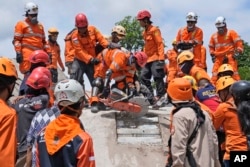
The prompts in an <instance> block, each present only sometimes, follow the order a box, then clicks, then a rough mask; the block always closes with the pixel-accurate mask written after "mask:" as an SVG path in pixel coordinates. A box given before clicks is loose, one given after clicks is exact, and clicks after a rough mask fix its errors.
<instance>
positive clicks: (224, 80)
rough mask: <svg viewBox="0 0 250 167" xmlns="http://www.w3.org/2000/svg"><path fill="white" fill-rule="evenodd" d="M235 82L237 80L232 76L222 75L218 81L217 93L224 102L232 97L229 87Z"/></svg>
mask: <svg viewBox="0 0 250 167" xmlns="http://www.w3.org/2000/svg"><path fill="white" fill-rule="evenodd" d="M234 82H235V80H234V79H233V78H232V77H230V76H224V77H221V78H219V79H218V81H217V82H216V93H217V94H218V95H219V97H220V99H221V101H222V102H225V101H227V100H228V99H229V98H230V97H232V95H231V93H230V91H229V88H230V86H231V85H232V84H233V83H234Z"/></svg>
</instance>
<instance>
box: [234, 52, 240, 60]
mask: <svg viewBox="0 0 250 167" xmlns="http://www.w3.org/2000/svg"><path fill="white" fill-rule="evenodd" d="M239 57H240V53H239V52H235V53H234V55H233V58H234V59H235V60H238V58H239Z"/></svg>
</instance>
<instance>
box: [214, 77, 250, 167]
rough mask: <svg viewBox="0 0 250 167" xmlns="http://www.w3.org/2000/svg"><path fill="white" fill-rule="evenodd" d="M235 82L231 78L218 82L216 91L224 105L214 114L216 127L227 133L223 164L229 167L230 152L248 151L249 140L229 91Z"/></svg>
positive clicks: (221, 79) (222, 78)
mask: <svg viewBox="0 0 250 167" xmlns="http://www.w3.org/2000/svg"><path fill="white" fill-rule="evenodd" d="M233 83H235V80H234V79H233V78H232V77H230V76H224V77H221V78H220V79H219V80H218V81H217V82H216V91H217V93H218V94H219V97H220V100H221V102H222V103H220V105H219V106H218V107H217V109H216V111H215V112H214V127H215V129H216V130H220V128H221V127H222V128H223V130H224V132H225V136H226V137H225V154H224V157H223V163H224V166H225V167H229V161H230V151H247V150H248V148H247V139H246V136H245V135H244V134H243V133H242V131H241V127H240V124H239V117H238V115H237V108H236V106H235V104H234V99H233V96H232V94H231V93H230V91H229V89H230V87H231V85H232V84H233Z"/></svg>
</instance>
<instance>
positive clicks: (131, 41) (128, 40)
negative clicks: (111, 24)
mask: <svg viewBox="0 0 250 167" xmlns="http://www.w3.org/2000/svg"><path fill="white" fill-rule="evenodd" d="M115 24H116V25H121V26H123V27H124V28H125V29H126V37H125V39H124V40H122V41H121V45H122V46H123V47H124V48H126V49H128V50H129V51H132V52H135V51H139V50H141V49H142V48H143V45H144V41H143V38H142V31H143V28H142V27H141V26H140V23H139V22H138V21H137V19H136V18H135V17H134V18H132V16H126V17H125V18H124V19H123V20H122V21H119V22H117V23H115Z"/></svg>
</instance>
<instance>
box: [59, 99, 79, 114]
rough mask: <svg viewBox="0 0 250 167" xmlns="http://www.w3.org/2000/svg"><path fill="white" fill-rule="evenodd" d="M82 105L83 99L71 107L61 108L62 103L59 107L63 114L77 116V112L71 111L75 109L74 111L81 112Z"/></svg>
mask: <svg viewBox="0 0 250 167" xmlns="http://www.w3.org/2000/svg"><path fill="white" fill-rule="evenodd" d="M81 104H82V99H80V100H79V101H78V102H76V103H74V104H71V105H69V106H68V107H64V106H61V105H60V103H59V105H58V107H59V109H60V110H61V113H62V114H66V115H71V116H75V115H76V114H79V113H77V112H76V111H73V110H70V108H72V109H74V110H79V109H80V107H81Z"/></svg>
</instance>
